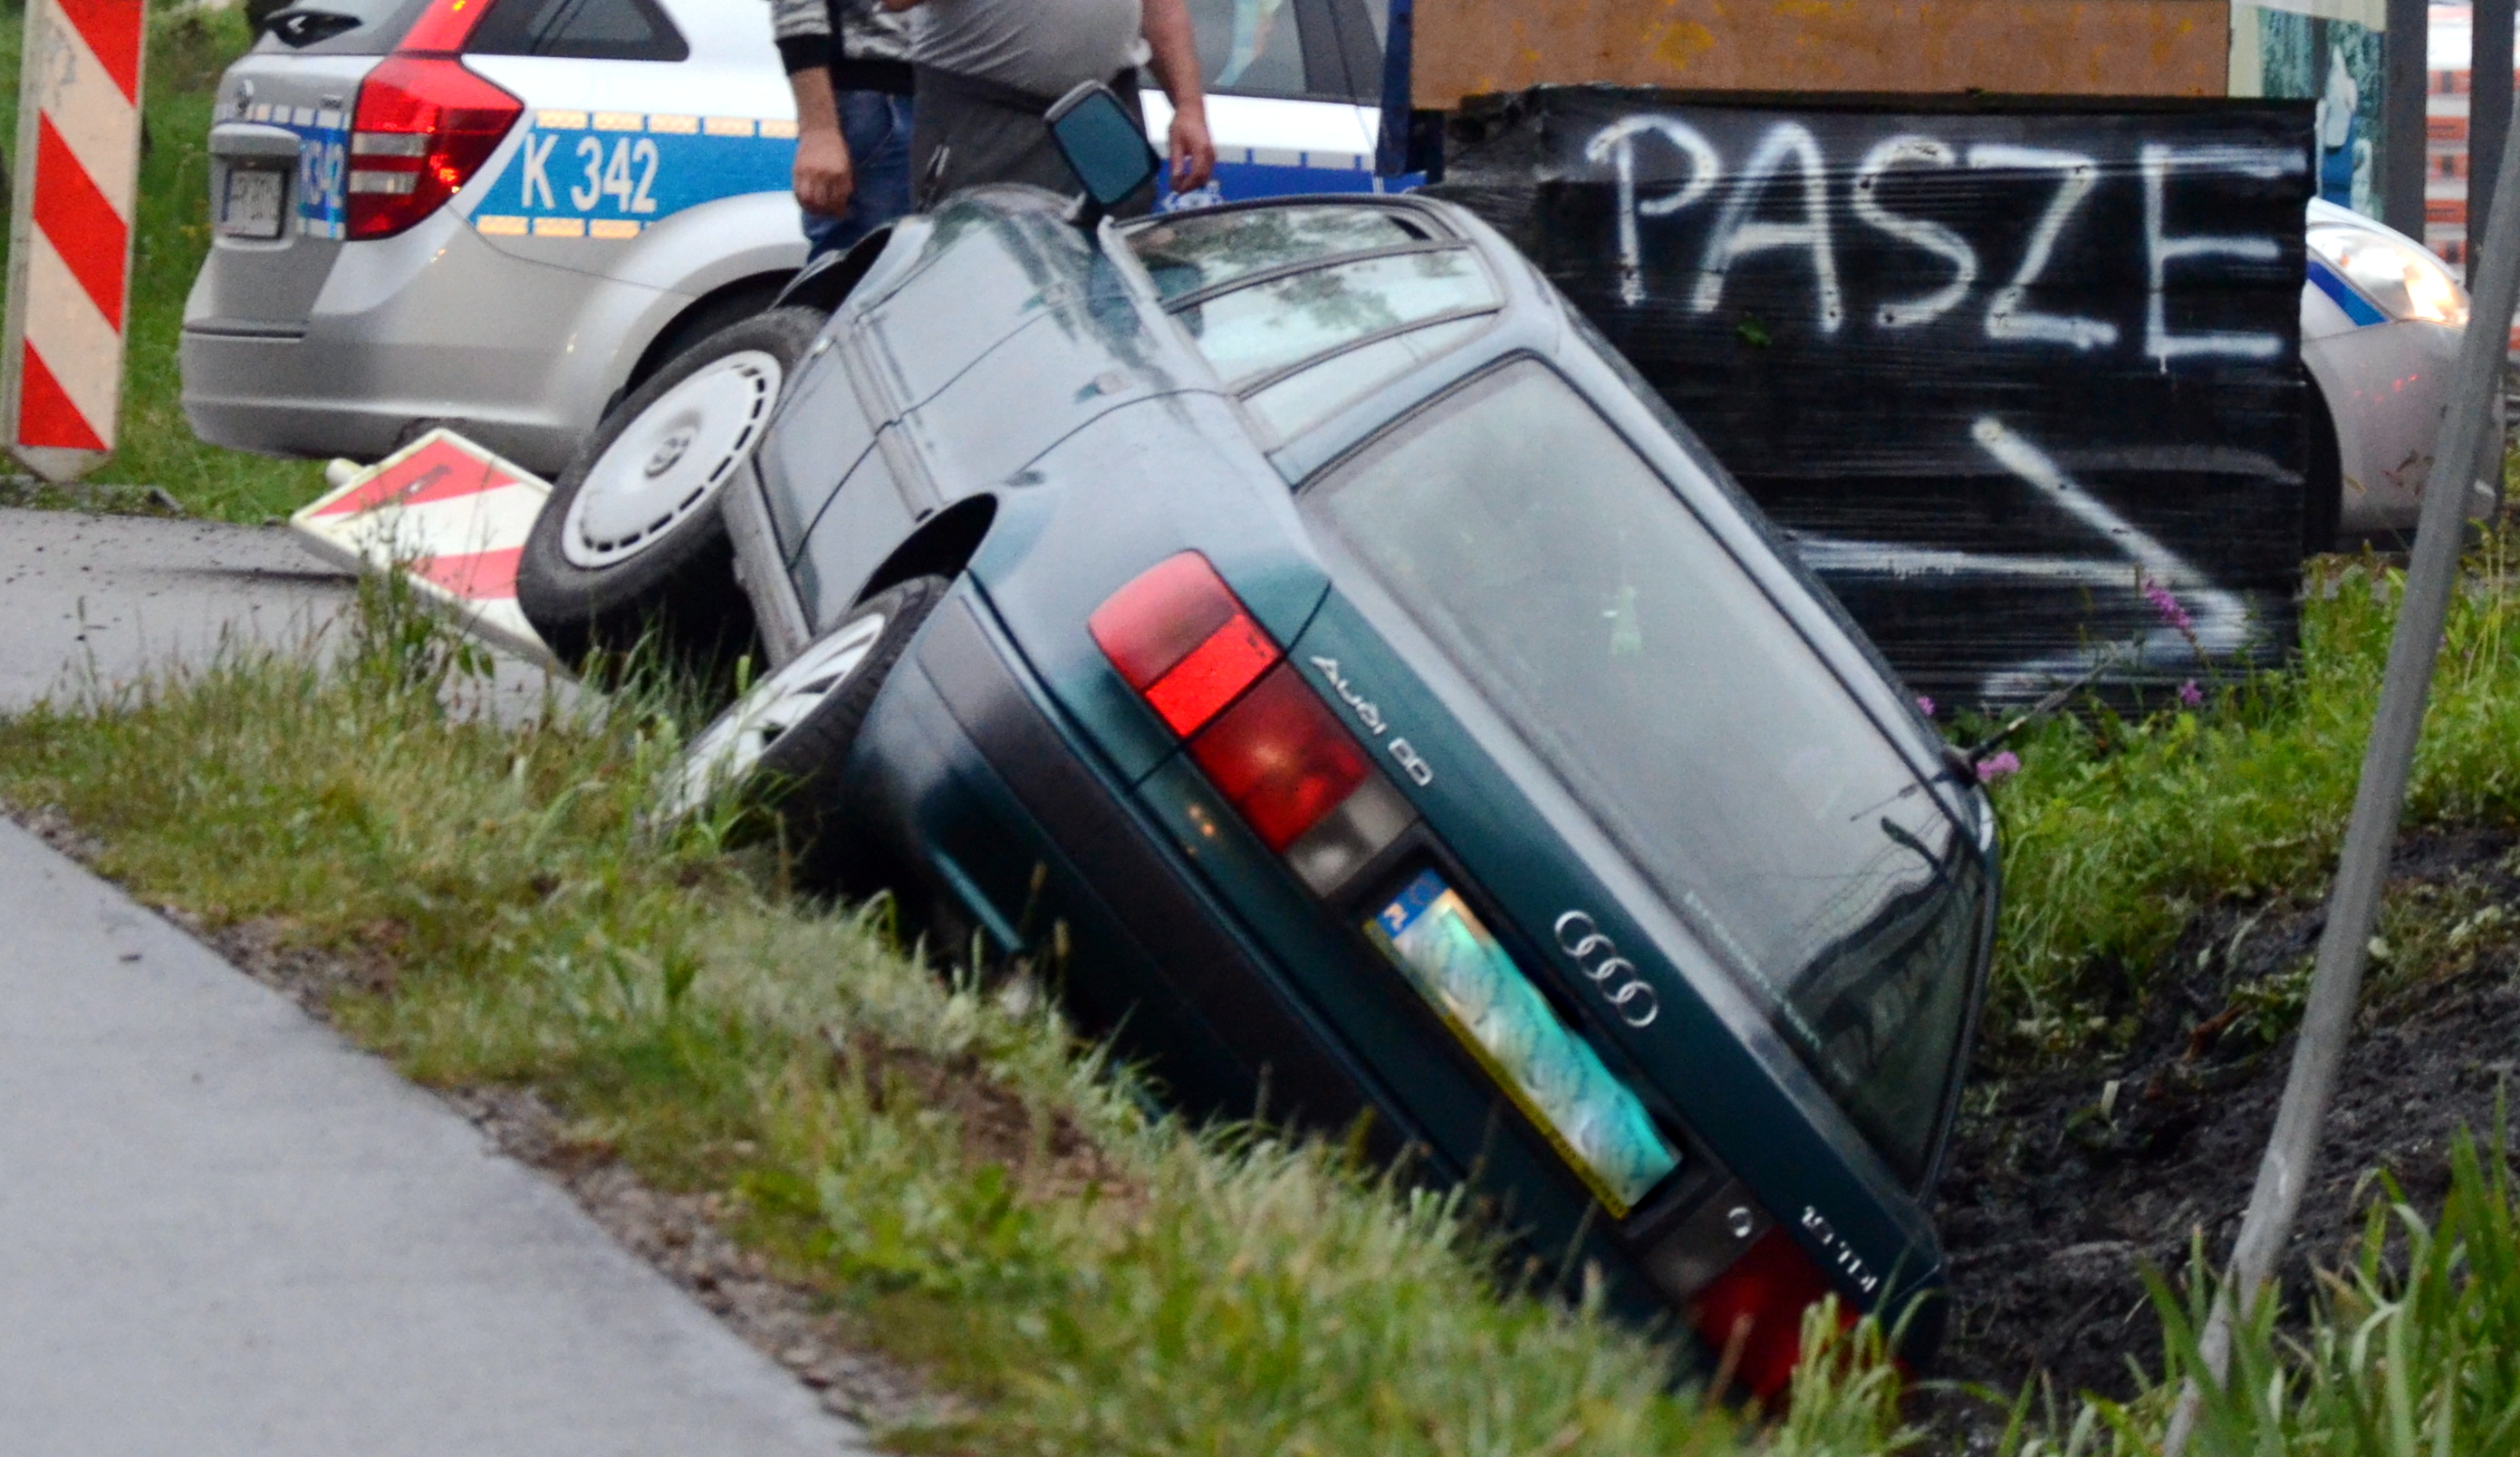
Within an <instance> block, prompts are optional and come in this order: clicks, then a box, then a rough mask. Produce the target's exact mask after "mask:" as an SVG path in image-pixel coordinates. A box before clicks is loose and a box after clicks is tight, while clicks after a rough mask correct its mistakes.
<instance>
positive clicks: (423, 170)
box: [181, 0, 805, 473]
mask: <svg viewBox="0 0 2520 1457" xmlns="http://www.w3.org/2000/svg"><path fill="white" fill-rule="evenodd" d="M767 27H768V21H767V19H766V17H765V16H764V14H763V12H762V7H760V6H759V5H757V4H728V3H726V0H504V3H491V0H321V3H320V4H313V5H299V6H293V7H291V8H290V9H288V10H284V11H282V12H280V13H279V15H278V16H277V17H276V18H275V19H274V21H273V22H272V23H271V24H270V25H269V26H268V27H267V28H266V30H265V33H264V34H263V36H262V37H261V38H260V39H259V40H258V41H257V43H256V44H255V46H254V48H253V49H252V50H251V51H250V52H248V54H247V55H246V56H245V57H243V58H242V59H241V60H239V61H238V62H237V63H236V65H235V66H233V67H232V68H230V69H229V71H228V74H227V76H226V77H225V79H224V80H223V81H222V83H221V86H220V90H219V97H218V105H217V112H216V114H215V119H214V121H213V124H212V126H211V129H210V146H209V150H210V158H211V168H210V189H211V197H210V219H211V222H212V225H213V227H214V229H215V234H216V236H215V241H214V244H213V246H212V248H211V250H210V253H209V257H208V259H207V260H206V261H205V262H204V264H203V268H202V272H201V276H200V278H199V279H198V280H197V281H196V282H195V284H194V287H193V294H192V297H191V300H190V301H189V303H188V304H187V306H186V308H185V316H184V333H183V342H182V355H181V357H182V365H183V374H184V406H185V411H186V414H187V415H188V416H189V417H190V419H191V421H192V424H193V428H194V430H195V431H196V432H197V433H199V434H200V435H201V436H202V437H203V439H206V440H209V441H211V442H212V443H214V444H220V445H228V446H233V447H236V448H240V449H246V450H254V451H261V452H265V453H270V454H281V455H347V456H354V457H362V458H374V457H377V456H381V455H383V454H385V453H386V452H388V451H391V450H392V449H393V448H395V447H396V446H397V445H399V444H401V443H403V442H405V441H406V440H408V439H410V438H411V437H413V436H414V435H416V434H418V433H420V432H422V431H424V430H426V429H427V428H428V427H429V426H431V425H435V424H459V425H460V426H461V428H462V429H463V430H464V431H465V433H468V434H470V435H472V437H473V438H475V439H478V440H480V441H481V442H482V443H483V444H486V445H488V446H490V447H491V448H492V449H494V450H497V451H499V452H500V453H501V454H504V455H506V456H508V457H509V458H510V459H512V460H515V461H517V462H518V463H519V464H521V465H524V466H526V467H528V468H530V469H534V470H538V471H543V472H546V473H549V472H554V471H557V470H559V469H560V467H561V466H562V464H563V463H564V462H565V461H566V460H567V459H568V456H569V453H570V452H571V451H572V450H574V449H575V448H576V446H577V443H578V441H579V440H580V439H581V438H582V437H583V436H584V435H585V433H586V432H587V430H588V429H589V428H590V427H591V426H592V425H593V423H594V422H595V421H596V420H597V419H598V418H599V417H600V416H601V415H602V414H603V412H604V409H605V406H606V405H607V403H608V402H609V401H610V400H612V399H613V398H615V397H616V396H618V395H619V394H620V393H622V392H623V391H624V390H625V389H626V388H628V387H632V386H634V385H635V384H637V382H639V381H640V380H641V379H643V378H644V377H645V376H646V375H648V374H650V373H652V372H653V371H654V369H655V368H656V367H657V366H658V365H659V364H660V363H661V362H662V361H663V360H665V359H667V358H669V357H671V356H672V355H673V354H675V353H676V352H678V350H679V349H680V348H681V347H682V346H683V345H685V344H687V343H689V342H692V341H697V340H699V339H701V338H704V337H706V336H707V335H708V334H710V333H713V332H714V331H715V330H716V329H718V328H719V327H721V326H723V325H725V324H726V323H729V322H731V321H733V320H735V319H737V318H741V317H742V316H744V315H746V314H749V313H751V312H754V311H755V310H757V309H758V308H759V307H760V306H761V305H762V304H763V303H765V302H766V301H767V300H768V299H769V298H770V297H771V296H773V295H774V294H775V293H776V292H777V291H778V289H779V287H780V285H781V284H783V283H784V282H785V281H786V280H787V278H788V276H789V275H791V274H792V273H793V272H794V270H795V268H796V266H797V265H798V264H799V263H800V262H802V261H803V259H804V255H805V246H804V240H803V237H802V235H801V233H800V231H799V229H798V227H797V217H796V207H795V203H794V202H793V200H792V199H791V198H790V196H789V194H788V190H787V186H788V170H789V167H790V164H791V161H792V159H793V157H794V148H795V142H794V136H795V121H794V114H793V111H792V105H791V103H790V101H789V99H788V93H787V86H786V85H785V84H784V83H783V82H782V80H781V79H780V75H779V71H778V68H777V62H776V58H775V57H774V56H772V54H771V51H770V44H769V38H768V36H769V32H768V28H767Z"/></svg>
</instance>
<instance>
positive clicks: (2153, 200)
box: [2141, 143, 2305, 369]
mask: <svg viewBox="0 0 2520 1457" xmlns="http://www.w3.org/2000/svg"><path fill="white" fill-rule="evenodd" d="M2304 165H2305V162H2304V160H2303V159H2302V157H2301V156H2300V154H2298V153H2292V152H2282V151H2277V150H2275V149H2273V148H2268V147H2185V148H2181V147H2164V146H2161V145H2159V144H2158V143H2146V144H2145V145H2144V149H2143V154H2142V162H2141V166H2142V171H2143V247H2144V254H2145V256H2146V257H2147V258H2149V259H2150V260H2151V263H2152V293H2151V296H2150V299H2149V301H2148V302H2147V303H2146V305H2145V308H2144V330H2143V351H2144V352H2145V353H2147V354H2150V355H2151V356H2152V357H2154V358H2155V359H2158V360H2160V361H2161V364H2162V367H2163V368H2165V369H2167V368H2169V366H2170V361H2171V360H2173V359H2179V358H2185V357H2189V356H2192V355H2198V354H2228V355H2234V356H2237V357H2239V358H2242V359H2273V358H2274V357H2275V356H2276V355H2278V354H2280V353H2282V352H2283V346H2284V343H2283V340H2282V339H2281V338H2280V337H2279V336H2276V335H2273V334H2261V333H2242V332H2232V331H2218V332H2215V333H2211V334H2173V333H2171V332H2170V324H2169V321H2168V318H2167V316H2166V310H2165V308H2164V304H2163V295H2162V289H2163V284H2164V282H2165V281H2166V280H2167V278H2168V277H2169V273H2170V265H2171V264H2172V263H2173V262H2175V261H2177V260H2178V259H2181V258H2197V257H2218V256H2219V257H2232V258H2247V259H2249V260H2251V261H2253V262H2262V263H2271V262H2273V261H2274V260H2275V259H2276V258H2278V257H2280V256H2282V252H2281V250H2278V249H2277V248H2276V247H2275V241H2274V240H2273V239H2272V238H2266V237H2257V238H2240V237H2232V236H2228V235H2216V234H2204V233H2198V234H2188V235H2184V236H2182V237H2177V238H2173V237H2171V236H2170V235H2169V234H2168V232H2167V231H2166V230H2165V229H2164V227H2163V222H2162V213H2163V206H2162V192H2163V187H2164V184H2166V183H2167V182H2168V181H2169V179H2170V174H2171V172H2172V171H2173V170H2174V169H2176V168H2182V167H2187V168H2193V169H2196V170H2198V171H2215V172H2237V173H2239V174H2240V175H2242V176H2244V177H2266V178H2274V177H2283V176H2288V175H2290V174H2292V173H2295V172H2298V171H2300V170H2301V169H2302V168H2303V166H2304Z"/></svg>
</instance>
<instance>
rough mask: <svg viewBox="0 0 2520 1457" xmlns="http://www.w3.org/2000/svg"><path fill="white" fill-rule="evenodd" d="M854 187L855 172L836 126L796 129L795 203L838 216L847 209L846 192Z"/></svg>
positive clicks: (830, 215) (855, 180)
mask: <svg viewBox="0 0 2520 1457" xmlns="http://www.w3.org/2000/svg"><path fill="white" fill-rule="evenodd" d="M857 186H858V178H857V171H856V169H855V168H854V167H852V166H851V165H850V164H849V144H848V143H847V142H845V141H843V140H841V137H840V130H839V128H838V127H836V126H834V127H828V128H827V127H819V126H818V127H811V128H799V129H798V131H797V133H796V205H798V206H800V207H802V208H804V209H805V210H806V211H808V212H816V213H820V214H822V215H823V216H825V217H838V216H839V215H840V214H842V213H844V212H846V211H848V210H849V194H851V193H853V192H855V191H857Z"/></svg>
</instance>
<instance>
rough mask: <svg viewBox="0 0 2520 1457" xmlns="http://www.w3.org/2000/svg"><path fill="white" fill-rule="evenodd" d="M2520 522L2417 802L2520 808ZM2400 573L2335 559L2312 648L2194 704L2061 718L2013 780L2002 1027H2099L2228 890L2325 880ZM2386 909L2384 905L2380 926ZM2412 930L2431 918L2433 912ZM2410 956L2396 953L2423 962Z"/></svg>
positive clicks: (2004, 795)
mask: <svg viewBox="0 0 2520 1457" xmlns="http://www.w3.org/2000/svg"><path fill="white" fill-rule="evenodd" d="M2515 554H2520V533H2515V532H2513V531H2510V530H2505V531H2501V532H2498V533H2497V534H2495V535H2493V536H2491V537H2489V538H2488V539H2487V540H2486V542H2485V544H2484V546H2483V547H2482V548H2481V549H2480V551H2479V552H2478V554H2477V555H2475V556H2474V557H2473V558H2472V559H2471V561H2470V563H2469V572H2468V575H2467V577H2466V579H2465V584H2464V589H2463V590H2462V591H2461V592H2460V593H2459V594H2458V595H2457V597H2456V599H2455V600H2454V602H2453V607H2452V610H2451V615H2450V625H2449V633H2448V637H2447V640H2446V645H2445V647H2444V650H2443V653H2442V658H2441V666H2440V671H2439V674H2438V676H2437V678H2436V680H2435V683H2434V687H2433V695H2432V701H2431V708H2430V712H2429V715H2428V717H2427V718H2426V721H2425V727H2424V735H2423V741H2422V747H2421V750H2420V751H2419V752H2418V753H2417V755H2416V760H2415V769H2414V776H2413V780H2412V783H2411V787H2410V790H2409V794H2408V812H2407V822H2408V825H2409V826H2423V825H2494V826H2503V825H2511V824H2514V823H2520V600H2515V596H2514V583H2513V582H2512V581H2511V573H2512V572H2513V570H2514V569H2515V567H2520V561H2515ZM2402 588H2403V574H2402V573H2401V572H2400V571H2399V570H2398V569H2394V568H2391V567H2388V566H2386V565H2384V564H2382V563H2380V562H2378V561H2375V560H2369V559H2361V560H2357V559H2337V558H2328V559H2323V560H2322V561H2321V562H2319V563H2318V564H2317V565H2316V567H2315V568H2314V569H2313V570H2312V572H2311V576H2310V580H2309V585H2308V589H2307V600H2306V601H2305V603H2304V605H2303V613H2302V652H2301V658H2300V661H2299V663H2298V664H2297V665H2296V666H2295V667H2294V668H2293V669H2291V670H2289V671H2286V672H2283V673H2275V674H2269V675H2266V676H2265V677H2263V678H2260V679H2259V680H2257V681H2255V682H2253V683H2251V684H2248V685H2246V686H2244V687H2242V688H2240V689H2237V690H2235V691H2233V692H2231V693H2229V694H2228V695H2226V696H2224V697H2223V698H2221V699H2220V700H2219V701H2217V702H2215V703H2212V704H2210V705H2208V706H2206V707H2205V708H2204V709H2203V710H2200V711H2195V712H2176V713H2165V714H2160V715H2156V716H2154V717H2152V718H2149V719H2144V720H2140V721H2130V720H2125V719H2120V718H2118V717H2116V716H2114V715H2111V714H2109V713H2108V712H2106V711H2105V710H2094V711H2093V712H2091V713H2089V714H2087V715H2084V716H2081V717H2076V718H2061V719H2057V720H2053V721H2050V722H2048V723H2046V724H2044V725H2041V726H2039V727H2037V728H2036V729H2034V730H2032V731H2030V732H2029V733H2028V734H2027V736H2026V737H2025V738H2024V739H2023V741H2022V742H2021V743H2020V744H2019V746H2018V749H2019V753H2020V758H2021V763H2022V771H2021V773H2020V774H2019V775H2017V776H2015V777H2014V778H2012V779H2010V780H2008V781H2006V782H2004V783H2003V784H2001V785H1999V786H1998V787H1997V789H1996V801H1997V804H1998V807H1999V808H2000V809H2001V811H2002V814H2003V835H2004V842H2005V843H2004V882H2005V885H2004V897H2005V902H2004V911H2003V932H2002V939H2001V941H2000V945H1999V952H1998V979H1997V985H1996V989H1995V993H1994V996H1993V997H1992V999H1991V1002H1990V1011H1989V1028H1990V1032H1991V1034H1992V1035H1993V1036H1994V1038H1995V1039H1996V1040H1997V1043H1998V1045H1999V1047H2011V1046H2020V1045H2023V1043H2025V1042H2026V1043H2027V1044H2028V1045H2030V1046H2033V1047H2037V1048H2044V1049H2046V1050H2048V1051H2049V1052H2065V1051H2070V1050H2073V1049H2075V1048H2078V1047H2080V1046H2081V1045H2083V1043H2084V1042H2085V1040H2086V1039H2087V1037H2088V1035H2089V1034H2090V1033H2091V1032H2092V1031H2093V1013H2094V1012H2095V1010H2096V1008H2097V1007H2098V1006H2099V1005H2100V1004H2101V1003H2103V1002H2105V1001H2106V1000H2107V999H2108V996H2109V993H2110V992H2111V991H2112V990H2114V989H2117V988H2118V987H2119V986H2120V984H2121V983H2122V982H2123V981H2125V980H2128V979H2132V980H2134V981H2136V982H2137V983H2138V987H2137V989H2138V991H2139V990H2140V982H2141V980H2142V978H2143V976H2144V975H2145V972H2146V969H2147V968H2148V967H2149V966H2150V965H2151V964H2152V963H2153V961H2154V960H2155V959H2156V958H2157V957H2158V956H2159V955H2160V954H2161V953H2162V952H2163V951H2164V950H2166V949H2167V948H2168V947H2169V945H2170V944H2171V942H2172V941H2174V940H2175V939H2176V938H2177V937H2178V934H2179V933H2180V931H2181V929H2182V928H2183V926H2185V924H2186V922H2187V920H2188V918H2189V917H2190V916H2191V915H2192V914H2193V913H2194V911H2195V910H2196V909H2197V908H2198V907H2199V906H2200V905H2202V904H2203V903H2205V902H2206V901H2208V900H2210V899H2213V898H2215V897H2235V898H2238V897H2261V896H2277V897H2291V898H2295V899H2316V898H2318V897H2321V896H2323V895H2324V893H2325V889H2326V884H2325V882H2326V877H2327V876H2328V875H2329V874H2330V873H2331V872H2332V870H2333V867H2334V864H2335V858H2336V852H2337V846H2338V845H2339V843H2340V842H2341V841H2342V839H2343V836H2344V828H2345V820H2346V816H2347V813H2348V811H2349V810H2350V808H2351V806H2352V802H2353V797H2354V787H2355V783H2356V780H2357V777H2358V776H2359V774H2360V772H2361V768H2362V751H2363V742H2364V740H2365V739H2366V738H2367V736H2368V734H2369V731H2370V723H2371V715H2372V711H2373V709H2374V708H2375V706H2377V703H2378V698H2379V684H2380V676H2381V670H2382V667H2383V666H2384V664H2385V662H2386V660H2387V655H2388V646H2389V633H2390V630H2391V627H2392V624H2393V622H2394V620H2395V615H2396V603H2397V600H2398V595H2399V593H2400V591H2401V590H2402ZM2386 925H2387V922H2386V921H2384V927H2385V926H2386ZM2413 933H2415V934H2417V935H2420V930H2419V929H2414V930H2413ZM2417 960H2419V958H2414V957H2402V958H2400V959H2399V967H2398V970H2401V971H2420V970H2421V968H2420V967H2418V966H2415V965H2413V963H2414V962H2416V961H2417Z"/></svg>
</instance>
